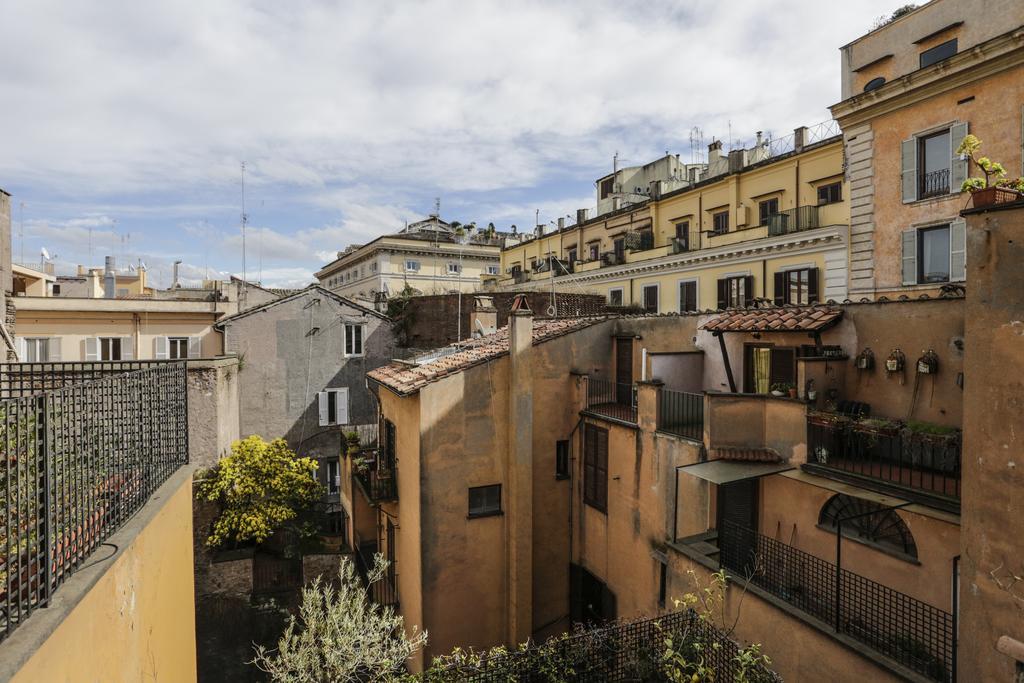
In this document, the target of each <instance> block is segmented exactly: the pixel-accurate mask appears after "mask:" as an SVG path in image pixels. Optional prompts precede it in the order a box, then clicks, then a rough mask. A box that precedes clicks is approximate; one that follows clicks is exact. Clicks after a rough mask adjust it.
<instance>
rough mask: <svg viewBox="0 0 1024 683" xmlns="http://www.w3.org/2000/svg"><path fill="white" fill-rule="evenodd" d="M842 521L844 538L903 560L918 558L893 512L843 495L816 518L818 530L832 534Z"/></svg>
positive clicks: (908, 535)
mask: <svg viewBox="0 0 1024 683" xmlns="http://www.w3.org/2000/svg"><path fill="white" fill-rule="evenodd" d="M839 520H843V538H849V539H851V540H854V541H857V542H858V543H863V544H865V545H869V546H872V547H875V548H878V549H879V550H882V551H885V552H888V553H890V554H894V555H896V556H898V557H902V558H904V559H910V560H916V559H917V544H916V543H915V542H914V536H913V534H911V533H910V529H909V528H908V527H907V525H906V523H905V522H904V521H903V520H902V519H901V518H900V516H899V515H898V514H896V511H895V510H891V509H890V510H887V509H885V507H883V506H882V505H880V504H878V503H875V502H873V501H870V500H865V499H863V498H856V497H854V496H847V495H844V494H842V493H840V494H837V495H835V496H832V497H831V498H829V500H828V502H827V503H825V505H823V506H822V508H821V513H820V514H819V515H818V527H819V528H822V529H825V530H826V531H831V532H833V533H835V531H836V528H837V527H838V526H839V524H838V522H839Z"/></svg>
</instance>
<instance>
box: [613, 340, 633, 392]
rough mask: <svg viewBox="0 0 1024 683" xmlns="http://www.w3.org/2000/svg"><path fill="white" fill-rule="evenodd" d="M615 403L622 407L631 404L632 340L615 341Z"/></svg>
mask: <svg viewBox="0 0 1024 683" xmlns="http://www.w3.org/2000/svg"><path fill="white" fill-rule="evenodd" d="M615 385H616V387H615V396H616V398H615V401H616V402H617V403H620V404H622V405H632V403H633V339H632V338H630V337H617V338H616V339H615Z"/></svg>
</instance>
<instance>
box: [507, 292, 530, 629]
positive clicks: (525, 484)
mask: <svg viewBox="0 0 1024 683" xmlns="http://www.w3.org/2000/svg"><path fill="white" fill-rule="evenodd" d="M508 328H509V330H508V336H509V340H508V341H509V373H508V396H509V401H508V448H507V449H506V450H505V452H506V453H507V455H506V456H505V458H504V459H505V462H504V465H505V482H506V486H507V494H506V489H505V488H503V490H502V503H503V504H504V505H505V517H504V520H505V548H506V551H505V553H506V554H505V571H506V584H505V586H506V588H505V590H506V596H507V598H506V600H507V603H506V604H508V605H509V607H510V609H508V610H507V612H506V614H507V616H506V638H505V639H506V640H507V641H508V642H512V643H521V642H525V641H527V640H529V639H530V637H531V635H532V634H533V600H532V596H533V536H534V534H533V488H534V484H533V460H534V453H533V382H534V377H533V372H532V355H533V313H532V312H531V311H530V307H529V305H528V304H527V303H526V295H525V294H517V295H516V297H515V300H514V301H513V302H512V308H511V310H510V311H509V321H508ZM506 501H507V504H506Z"/></svg>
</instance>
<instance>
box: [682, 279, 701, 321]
mask: <svg viewBox="0 0 1024 683" xmlns="http://www.w3.org/2000/svg"><path fill="white" fill-rule="evenodd" d="M683 285H693V310H688V309H686V308H684V305H683V304H684V301H683ZM676 296H677V297H678V300H677V302H676V303H677V304H678V305H677V309H678V310H679V312H680V313H695V312H697V311H699V310H700V280H699V279H698V278H695V277H691V278H683V279H681V280H678V281H677V282H676Z"/></svg>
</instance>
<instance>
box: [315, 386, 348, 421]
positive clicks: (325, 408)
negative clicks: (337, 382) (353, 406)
mask: <svg viewBox="0 0 1024 683" xmlns="http://www.w3.org/2000/svg"><path fill="white" fill-rule="evenodd" d="M317 410H318V413H319V417H320V426H321V427H329V426H332V425H343V424H348V388H345V387H343V388H340V389H326V390H324V391H321V392H319V393H318V394H317Z"/></svg>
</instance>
